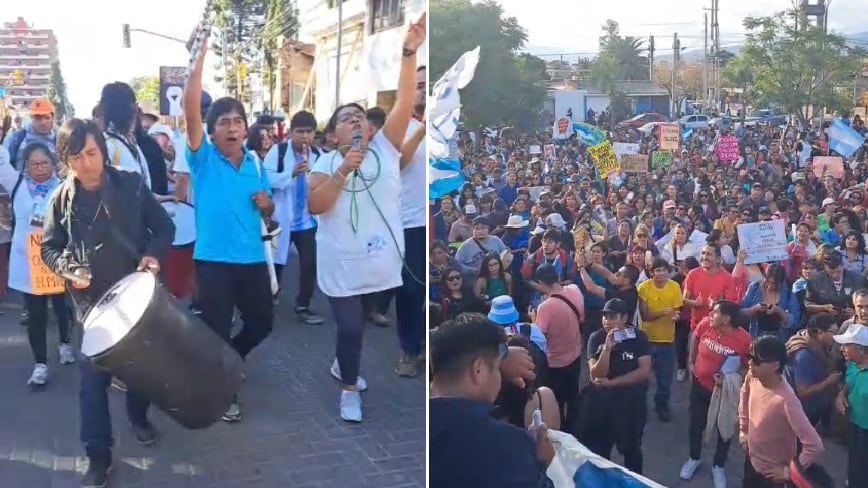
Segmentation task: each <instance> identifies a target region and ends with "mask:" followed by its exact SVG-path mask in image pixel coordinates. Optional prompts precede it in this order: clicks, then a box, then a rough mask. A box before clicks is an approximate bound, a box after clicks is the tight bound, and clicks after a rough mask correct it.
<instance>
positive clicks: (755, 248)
mask: <svg viewBox="0 0 868 488" xmlns="http://www.w3.org/2000/svg"><path fill="white" fill-rule="evenodd" d="M735 230H736V232H738V242H739V244H740V245H741V248H742V249H744V250H745V251H747V257H746V258H745V260H744V264H757V263H773V262H776V261H783V260H785V259H788V258H789V257H790V255H789V253H787V235H786V226H785V225H784V221H783V220H771V221H768V222H754V223H750V224H738V226H736V228H735Z"/></svg>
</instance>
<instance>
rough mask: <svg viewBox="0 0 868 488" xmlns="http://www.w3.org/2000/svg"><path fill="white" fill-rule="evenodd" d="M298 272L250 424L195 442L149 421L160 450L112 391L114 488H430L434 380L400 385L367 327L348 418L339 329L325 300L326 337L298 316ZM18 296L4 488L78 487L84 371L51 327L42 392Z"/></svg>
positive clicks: (0, 333) (380, 339) (289, 285)
mask: <svg viewBox="0 0 868 488" xmlns="http://www.w3.org/2000/svg"><path fill="white" fill-rule="evenodd" d="M296 269H297V266H296V265H295V263H294V262H293V263H292V264H291V265H290V266H288V267H287V270H286V271H287V272H288V273H287V275H286V276H285V278H286V281H285V282H284V285H285V288H286V290H285V292H284V294H283V297H282V300H281V304H280V305H279V307H278V311H277V319H276V325H275V329H274V332H273V333H272V335H271V336H270V337H269V338H268V339H267V340H266V341H265V342H264V343H263V344H262V345H260V346H259V347H258V348H257V349H256V350H254V352H253V353H252V354H251V356H250V357H249V358H248V361H247V366H246V375H247V378H246V381H245V382H244V384H243V386H242V390H241V392H240V398H241V402H242V405H241V406H242V412H243V415H244V418H243V419H242V420H241V422H239V423H237V424H225V423H223V422H218V423H217V424H215V425H213V426H211V427H209V428H208V429H204V430H200V431H188V430H185V429H183V428H182V427H180V426H179V425H177V424H176V423H174V422H173V421H172V420H171V419H169V418H168V417H167V416H165V415H164V414H163V413H162V412H159V411H158V410H157V409H156V408H152V409H151V415H150V417H151V420H152V422H153V423H154V425H155V426H156V427H157V429H158V430H159V431H160V435H161V437H160V441H159V443H158V444H157V445H156V446H152V447H141V446H139V445H138V444H137V443H136V441H135V438H134V437H133V436H132V434H131V433H130V430H129V426H128V424H127V420H126V415H125V411H124V394H123V393H119V392H117V391H114V390H109V396H110V402H111V412H112V422H113V425H114V435H115V450H114V454H115V470H114V472H113V477H112V480H111V481H112V482H111V485H110V486H111V487H112V488H145V487H147V488H157V487H159V488H180V487H184V488H200V487H201V488H228V487H249V488H273V487H274V488H276V487H280V488H320V487H333V486H340V487H347V488H354V487H358V488H367V487H371V488H373V487H377V488H391V487H394V488H398V487H402V488H411V487H412V488H415V487H424V486H425V407H426V400H425V398H426V392H427V387H426V385H425V379H424V377H425V376H424V371H425V369H424V368H422V370H421V373H422V374H420V375H419V376H418V377H416V378H414V379H406V378H399V377H398V376H397V375H395V373H394V371H393V368H394V364H395V361H396V359H397V354H398V341H397V337H396V332H395V327H394V325H392V326H391V327H389V328H380V327H376V326H373V325H370V326H368V329H367V330H366V331H365V343H364V350H363V354H362V368H361V373H362V375H363V376H364V377H365V379H366V380H367V381H368V384H369V388H370V389H369V391H368V392H366V393H363V394H362V398H363V402H364V415H365V419H364V422H363V423H361V424H358V425H351V424H347V423H345V422H343V421H342V420H341V419H340V418H339V416H338V399H339V396H340V388H339V385H338V383H337V381H335V380H334V379H333V378H332V377H331V375H330V374H329V367H330V365H331V363H332V360H333V358H334V337H335V326H334V322H333V321H332V319H331V315H330V313H329V309H328V304H327V302H326V300H325V299H324V297H322V295H321V294H319V292H317V295H316V297H315V299H314V304H313V306H314V309H315V310H316V311H318V312H320V313H321V314H323V315H324V316H325V317H326V318H327V321H326V323H325V324H324V325H319V326H313V325H307V324H304V323H301V322H299V321H298V320H297V319H296V317H295V315H294V314H293V313H292V309H291V306H292V302H293V299H294V297H295V289H296V286H295V285H296V283H297V272H295V270H296ZM20 303H21V298H20V296H17V295H11V296H9V297H6V298H4V299H3V301H2V303H0V310H2V311H3V312H4V314H3V315H2V316H0V392H2V394H0V487H2V488H67V487H76V486H78V480H79V477H80V473H81V472H83V471H84V469H86V459H85V458H84V457H83V449H82V447H81V443H80V442H79V440H78V438H79V435H78V397H77V394H78V371H77V366H76V365H69V366H60V365H59V364H58V362H57V328H56V326H55V324H54V320H53V318H52V319H51V321H50V322H49V338H50V341H49V363H50V364H49V372H50V375H51V378H50V383H49V384H48V386H47V387H46V388H45V390H43V391H32V390H30V389H29V388H28V387H27V385H26V382H27V379H28V378H29V377H30V372H31V369H32V367H33V363H32V356H31V353H30V348H29V346H28V343H27V337H26V329H25V328H23V327H21V326H20V325H19V323H18V322H19V318H20V312H21V306H20V305H19V304H20Z"/></svg>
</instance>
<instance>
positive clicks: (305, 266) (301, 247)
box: [274, 227, 316, 308]
mask: <svg viewBox="0 0 868 488" xmlns="http://www.w3.org/2000/svg"><path fill="white" fill-rule="evenodd" d="M289 241H290V244H295V249H296V250H298V265H299V269H298V295H296V297H295V306H296V308H308V307H310V301H311V299H312V298H313V290H314V287H315V286H316V227H314V228H313V229H307V230H301V231H297V232H292V233H290V234H289ZM283 268H284V266H283V265H282V264H275V265H274V272H275V273H276V274H277V281H278V283H280V276H281V274H282V273H283Z"/></svg>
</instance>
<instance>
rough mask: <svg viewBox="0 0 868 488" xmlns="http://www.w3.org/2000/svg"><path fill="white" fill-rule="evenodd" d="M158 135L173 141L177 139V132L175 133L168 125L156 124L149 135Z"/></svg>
mask: <svg viewBox="0 0 868 488" xmlns="http://www.w3.org/2000/svg"><path fill="white" fill-rule="evenodd" d="M157 134H163V135H164V136H166V137H168V138H169V139H172V138H173V137H175V131H173V130H172V128H171V127H169V126H168V125H166V124H160V123H156V124H154V125H152V126H151V128H150V129H148V135H149V136H151V137H153V136H155V135H157Z"/></svg>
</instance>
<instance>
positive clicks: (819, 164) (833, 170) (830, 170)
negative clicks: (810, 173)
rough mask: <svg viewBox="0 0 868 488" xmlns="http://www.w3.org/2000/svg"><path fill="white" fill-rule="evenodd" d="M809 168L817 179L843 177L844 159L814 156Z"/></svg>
mask: <svg viewBox="0 0 868 488" xmlns="http://www.w3.org/2000/svg"><path fill="white" fill-rule="evenodd" d="M811 166H812V167H813V168H814V176H816V177H817V178H822V177H823V176H824V175H831V176H834V177H835V178H843V177H844V159H843V158H841V156H816V157H814V158H811Z"/></svg>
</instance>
